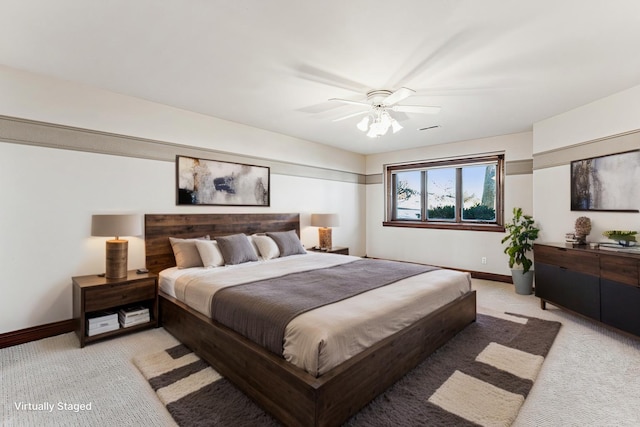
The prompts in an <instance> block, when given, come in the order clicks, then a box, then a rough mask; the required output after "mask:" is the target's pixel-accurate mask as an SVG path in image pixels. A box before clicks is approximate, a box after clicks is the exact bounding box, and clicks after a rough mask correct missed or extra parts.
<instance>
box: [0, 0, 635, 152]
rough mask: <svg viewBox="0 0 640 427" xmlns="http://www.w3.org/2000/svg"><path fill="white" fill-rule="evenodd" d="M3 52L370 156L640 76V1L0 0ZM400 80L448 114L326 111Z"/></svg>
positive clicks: (5, 57)
mask: <svg viewBox="0 0 640 427" xmlns="http://www.w3.org/2000/svg"><path fill="white" fill-rule="evenodd" d="M0 64H2V65H6V66H9V67H14V68H17V69H22V70H27V71H32V72H36V73H41V74H44V75H48V76H52V77H56V78H61V79H64V80H69V81H73V82H78V83H81V84H86V85H91V86H95V87H99V88H102V89H107V90H110V91H113V92H117V93H121V94H126V95H130V96H134V97H138V98H143V99H147V100H151V101H155V102H159V103H162V104H166V105H171V106H174V107H178V108H182V109H186V110H190V111H195V112H199V113H203V114H207V115H211V116H216V117H220V118H223V119H227V120H231V121H235V122H240V123H245V124H248V125H251V126H255V127H258V128H262V129H268V130H271V131H275V132H279V133H283V134H287V135H291V136H295V137H298V138H303V139H307V140H310V141H315V142H319V143H322V144H328V145H332V146H336V147H340V148H343V149H347V150H350V151H354V152H359V153H365V154H368V153H378V152H384V151H394V150H398V149H405V148H412V147H419V146H424V145H429V144H440V143H447V142H452V141H460V140H467V139H475V138H481V137H487V136H495V135H502V134H508V133H515V132H523V131H527V130H531V127H532V123H534V122H536V121H539V120H542V119H545V118H548V117H551V116H554V115H556V114H559V113H562V112H565V111H567V110H570V109H572V108H575V107H578V106H580V105H584V104H587V103H589V102H591V101H594V100H596V99H599V98H602V97H604V96H607V95H610V94H613V93H615V92H618V91H621V90H624V89H627V88H630V87H632V86H636V85H638V84H640V1H638V0H609V1H602V0H529V1H524V0H520V1H513V0H512V1H504V0H469V1H455V0H416V1H407V0H395V1H388V0H387V1H382V0H325V1H311V0H226V1H222V0H134V1H132V0H108V1H104V0H56V1H51V0H0ZM403 86H405V87H409V88H411V89H414V90H416V91H417V93H416V95H415V96H412V97H410V98H407V99H406V100H405V101H403V104H424V105H439V106H441V107H442V111H441V112H440V113H439V114H438V115H434V116H430V115H416V114H407V115H406V116H405V117H404V120H402V121H401V124H402V125H403V126H404V128H405V129H403V130H402V131H401V132H399V133H397V134H394V135H392V134H388V135H385V136H383V137H380V138H376V139H370V138H368V137H367V136H365V134H364V133H362V132H360V131H359V130H357V129H356V127H355V124H356V123H357V122H358V120H359V118H358V117H355V118H352V119H348V120H344V121H340V122H333V121H332V120H333V119H335V118H337V117H341V116H343V115H346V114H349V113H352V112H355V111H358V107H356V106H353V105H344V104H339V103H335V102H329V101H328V99H329V98H334V97H336V98H347V99H353V100H364V99H365V93H366V92H367V91H369V90H372V89H389V90H396V89H398V88H400V87H403ZM0 96H1V95H0ZM398 118H399V119H402V118H403V117H402V116H401V115H400V116H399V117H398ZM432 125H440V126H441V127H440V128H437V129H435V130H429V131H422V132H421V131H418V130H417V128H421V127H426V126H432Z"/></svg>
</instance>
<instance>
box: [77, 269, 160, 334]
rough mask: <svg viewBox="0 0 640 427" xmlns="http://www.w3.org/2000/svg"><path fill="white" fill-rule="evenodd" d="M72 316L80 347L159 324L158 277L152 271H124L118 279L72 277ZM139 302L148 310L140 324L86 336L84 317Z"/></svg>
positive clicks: (92, 276)
mask: <svg viewBox="0 0 640 427" xmlns="http://www.w3.org/2000/svg"><path fill="white" fill-rule="evenodd" d="M72 280H73V318H74V320H75V322H76V334H77V335H78V338H80V347H84V346H85V345H86V344H89V343H92V342H94V341H98V340H101V339H105V338H110V337H114V336H118V335H122V334H126V333H129V332H135V331H139V330H141V329H147V328H157V327H158V276H157V275H155V274H151V273H145V274H137V273H136V271H135V270H132V271H129V272H127V277H123V278H121V279H106V278H105V277H100V276H97V275H95V274H94V275H90V276H78V277H73V278H72ZM131 305H140V306H144V307H147V308H148V309H149V316H150V320H149V321H148V322H144V323H141V324H137V325H134V326H130V327H127V328H123V327H120V328H119V329H116V330H113V331H110V332H105V333H101V334H98V335H93V336H88V335H87V319H90V318H91V317H94V316H96V315H98V314H99V313H101V312H104V311H113V312H116V313H117V311H118V310H119V309H120V308H122V307H126V306H131Z"/></svg>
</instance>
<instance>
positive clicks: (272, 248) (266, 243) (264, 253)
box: [251, 234, 280, 259]
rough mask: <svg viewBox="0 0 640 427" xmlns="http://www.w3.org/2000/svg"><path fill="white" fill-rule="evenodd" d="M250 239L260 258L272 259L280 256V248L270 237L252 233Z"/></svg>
mask: <svg viewBox="0 0 640 427" xmlns="http://www.w3.org/2000/svg"><path fill="white" fill-rule="evenodd" d="M251 240H253V243H255V245H256V246H257V247H258V252H259V253H260V256H261V257H262V258H264V259H272V258H278V257H279V256H280V249H278V245H276V242H275V241H274V240H273V239H272V238H271V237H269V236H264V235H257V234H254V235H253V236H251Z"/></svg>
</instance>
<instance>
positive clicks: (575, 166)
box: [571, 150, 640, 212]
mask: <svg viewBox="0 0 640 427" xmlns="http://www.w3.org/2000/svg"><path fill="white" fill-rule="evenodd" d="M639 205H640V150H634V151H627V152H624V153H618V154H610V155H607V156H601V157H592V158H590V159H583V160H576V161H572V162H571V210H572V211H612V212H613V211H615V212H638V206H639Z"/></svg>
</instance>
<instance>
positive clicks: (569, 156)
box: [533, 130, 640, 170]
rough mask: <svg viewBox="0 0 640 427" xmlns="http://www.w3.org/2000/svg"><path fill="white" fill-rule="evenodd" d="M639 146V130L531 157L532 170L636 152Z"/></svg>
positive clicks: (543, 152)
mask: <svg viewBox="0 0 640 427" xmlns="http://www.w3.org/2000/svg"><path fill="white" fill-rule="evenodd" d="M639 146H640V130H634V131H630V132H625V133H619V134H616V135H611V136H607V137H604V138H598V139H593V140H591V141H585V142H581V143H579V144H573V145H570V146H567V147H562V148H557V149H555V150H549V151H542V152H540V153H535V154H534V155H533V169H534V170H538V169H545V168H552V167H556V166H564V165H568V164H570V163H571V162H572V161H574V160H581V159H589V158H591V157H600V156H606V155H609V154H616V153H622V152H625V151H632V150H637V149H638V147H639Z"/></svg>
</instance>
